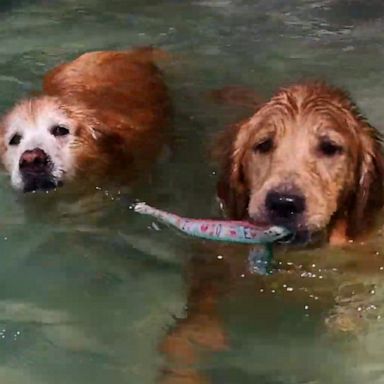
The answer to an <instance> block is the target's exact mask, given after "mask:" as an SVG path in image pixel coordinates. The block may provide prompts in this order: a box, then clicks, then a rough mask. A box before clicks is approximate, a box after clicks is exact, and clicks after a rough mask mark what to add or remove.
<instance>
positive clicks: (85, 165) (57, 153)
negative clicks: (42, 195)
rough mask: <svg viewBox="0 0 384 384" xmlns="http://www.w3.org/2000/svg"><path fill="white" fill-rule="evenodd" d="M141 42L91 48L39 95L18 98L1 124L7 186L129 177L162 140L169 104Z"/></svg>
mask: <svg viewBox="0 0 384 384" xmlns="http://www.w3.org/2000/svg"><path fill="white" fill-rule="evenodd" d="M161 55H162V52H160V51H156V50H153V49H151V48H142V49H137V50H132V51H126V52H91V53H86V54H84V55H82V56H80V57H79V58H78V59H76V60H74V61H72V62H70V63H66V64H63V65H60V66H58V67H57V68H55V69H53V70H52V71H51V72H49V73H48V74H47V75H46V76H45V78H44V85H43V92H42V94H41V95H39V96H36V97H32V98H29V99H26V100H23V101H21V102H20V103H19V104H18V105H16V106H15V107H14V108H13V109H12V110H11V111H10V112H8V114H7V115H6V116H5V117H4V118H3V120H2V122H1V135H0V141H1V158H2V161H3V163H4V165H5V168H6V170H7V171H8V172H9V174H10V176H11V183H12V186H13V187H14V188H16V189H18V190H23V191H25V192H28V191H34V190H48V189H51V188H56V187H57V186H60V185H62V184H65V183H67V182H70V181H73V180H78V179H81V180H82V181H83V182H84V181H85V180H88V181H93V182H95V183H96V182H97V183H100V182H101V183H102V182H104V181H105V180H108V181H113V180H115V179H118V180H121V179H122V180H124V181H125V182H131V181H132V180H134V179H135V177H136V176H137V175H138V174H139V173H140V172H141V171H143V170H145V169H146V168H147V167H148V166H149V165H150V164H151V163H153V161H154V160H155V158H156V156H157V155H158V154H159V152H160V150H161V149H162V147H163V145H164V143H165V142H166V138H167V127H168V125H169V118H170V108H169V106H170V103H169V98H168V94H167V90H166V87H165V85H164V83H163V80H162V77H161V74H160V72H159V70H158V68H157V67H156V66H155V64H154V62H153V59H154V58H156V56H161Z"/></svg>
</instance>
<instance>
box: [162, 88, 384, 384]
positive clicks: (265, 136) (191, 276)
mask: <svg viewBox="0 0 384 384" xmlns="http://www.w3.org/2000/svg"><path fill="white" fill-rule="evenodd" d="M229 90H230V91H231V92H232V90H231V89H229ZM235 91H236V92H235V96H236V100H237V101H238V100H239V99H241V100H245V101H246V102H247V104H248V105H250V106H253V108H255V101H256V100H257V99H258V98H257V97H250V94H249V93H248V92H247V93H246V94H245V96H244V97H239V96H241V95H240V93H241V90H240V89H235ZM239 92H240V93H239ZM216 96H217V94H216ZM222 96H223V95H220V97H221V98H222V99H231V98H232V96H233V92H232V94H229V93H228V92H226V91H225V95H224V98H223V97H222ZM226 101H228V100H226ZM215 152H216V153H215V156H216V157H217V158H218V159H219V161H220V163H219V164H220V174H219V182H218V196H219V198H220V200H221V202H222V205H223V208H224V210H225V212H226V213H227V215H228V216H229V217H230V218H232V219H246V220H251V221H255V222H262V223H265V224H267V225H268V224H269V225H271V224H278V225H284V226H287V227H289V228H291V229H292V230H293V231H295V232H297V233H298V235H297V236H298V237H299V240H306V241H308V240H309V239H310V236H311V235H312V234H314V233H316V232H322V231H325V230H327V229H328V230H329V231H328V232H329V235H330V241H331V242H333V243H342V242H345V241H346V240H347V239H349V238H354V237H355V236H357V235H359V234H360V233H361V231H362V229H363V228H364V227H366V226H367V225H368V224H369V222H371V221H372V220H371V219H373V217H374V213H376V211H377V210H378V209H379V208H380V207H381V206H382V205H383V178H384V158H383V154H382V149H381V141H380V135H379V133H378V131H377V130H376V129H375V128H373V127H372V126H371V125H370V124H369V123H368V122H367V121H366V119H365V118H364V117H363V116H362V115H361V113H360V112H359V110H358V108H357V107H356V105H355V104H354V103H353V102H352V101H351V99H350V98H349V96H348V95H347V94H346V93H345V92H343V91H342V90H340V89H337V88H334V87H331V86H328V85H326V84H324V83H320V82H314V83H304V84H296V85H293V86H290V87H287V88H284V89H281V90H279V91H278V92H277V93H276V95H275V96H273V97H272V98H271V99H270V100H269V101H267V102H266V103H264V104H260V105H259V106H258V107H257V108H256V111H255V112H254V114H253V115H252V116H251V117H250V118H248V119H246V120H244V121H242V122H240V123H238V124H236V125H235V126H233V127H231V128H229V129H228V130H226V131H225V132H224V133H223V134H222V135H221V137H220V139H219V140H218V143H217V145H216V146H215ZM248 252H249V249H248V248H247V247H240V246H236V247H234V246H217V245H215V246H214V250H213V252H212V251H211V250H209V249H205V252H203V251H201V250H199V252H198V253H197V255H196V256H195V257H193V258H192V260H190V261H189V262H188V285H189V286H188V295H187V305H186V308H187V310H186V315H185V318H183V319H180V320H178V321H177V323H176V324H175V327H174V328H173V329H172V330H170V331H169V333H168V334H167V336H166V337H165V339H164V340H163V342H162V344H161V350H162V352H163V353H164V354H165V356H166V357H167V363H168V365H167V369H166V370H165V371H164V372H163V373H164V374H163V375H162V377H161V382H162V383H164V384H171V383H178V384H179V383H186V384H187V383H195V384H197V383H199V384H200V383H201V384H202V383H209V382H211V381H210V380H209V378H208V377H206V376H205V375H204V373H202V372H201V371H200V370H199V366H200V365H203V362H204V360H205V359H206V358H207V355H206V352H208V351H220V350H223V349H226V347H227V346H228V343H229V342H228V339H227V334H226V327H225V319H224V317H225V316H224V315H223V314H222V313H221V300H222V299H223V298H225V297H228V296H232V295H239V296H240V297H241V295H248V296H250V297H254V296H255V297H256V299H255V303H254V305H255V306H260V303H259V302H258V301H257V293H258V292H264V293H263V294H262V295H264V297H263V300H264V301H262V303H264V304H265V303H266V299H265V296H266V295H269V296H270V300H273V297H274V292H275V288H276V286H281V285H282V284H283V283H286V284H292V285H298V286H299V287H301V286H302V285H305V284H306V283H307V282H306V283H303V282H302V280H303V279H302V278H301V277H300V276H301V273H302V271H301V270H300V272H299V274H298V277H296V274H295V273H285V274H284V273H281V274H278V273H277V274H275V275H274V276H271V277H270V278H265V277H261V276H256V278H252V276H250V274H249V271H248V269H247V253H248ZM217 255H220V257H218V256H217ZM363 259H364V258H363ZM362 261H363V260H362ZM321 277H322V276H321ZM296 278H297V279H298V280H300V281H299V282H298V281H297V280H295V279H296ZM290 279H291V280H292V281H291V283H287V282H288V281H290ZM324 280H325V279H324ZM324 280H318V281H319V282H323V281H324ZM269 281H270V283H268V282H269ZM268 284H271V286H272V288H271V286H269V285H268ZM316 284H318V283H317V282H315V281H313V279H312V280H311V281H310V282H309V286H310V287H311V289H312V288H313V291H314V292H315V291H316V288H314V287H315V286H316ZM328 284H329V283H328ZM268 288H269V289H268ZM336 291H337V290H336ZM295 292H296V293H295V294H294V295H292V296H290V297H291V299H289V298H287V300H293V301H300V300H302V302H303V303H305V305H306V304H307V303H308V296H307V294H306V292H307V291H306V289H305V288H304V289H303V290H300V289H297V290H296V291H295ZM319 292H321V294H322V299H323V300H329V302H331V303H334V299H335V298H332V297H331V298H330V295H331V294H332V292H328V291H327V290H324V287H320V284H319ZM235 297H237V296H235ZM231 298H232V301H235V298H234V297H231ZM320 302H321V300H319V301H313V303H311V305H312V306H315V305H316V304H318V305H319V303H320ZM321 305H322V304H321ZM303 307H304V304H303ZM259 309H260V312H261V313H263V312H264V311H265V308H263V305H261V306H260V307H259ZM240 317H241V316H240ZM334 321H336V322H337V321H339V322H342V321H343V317H342V316H341V317H337V320H334ZM349 321H350V319H347V323H348V322H349ZM232 322H233V319H232Z"/></svg>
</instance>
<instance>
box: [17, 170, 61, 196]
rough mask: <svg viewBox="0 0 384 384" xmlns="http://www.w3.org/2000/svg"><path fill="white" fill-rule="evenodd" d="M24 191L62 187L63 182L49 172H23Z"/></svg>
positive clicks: (44, 190)
mask: <svg viewBox="0 0 384 384" xmlns="http://www.w3.org/2000/svg"><path fill="white" fill-rule="evenodd" d="M23 183H24V187H23V192H24V193H28V192H38V191H43V192H47V191H50V190H52V189H55V188H58V187H61V186H62V185H63V183H62V182H61V181H58V180H56V179H55V178H54V177H53V176H52V175H51V174H49V173H27V174H23Z"/></svg>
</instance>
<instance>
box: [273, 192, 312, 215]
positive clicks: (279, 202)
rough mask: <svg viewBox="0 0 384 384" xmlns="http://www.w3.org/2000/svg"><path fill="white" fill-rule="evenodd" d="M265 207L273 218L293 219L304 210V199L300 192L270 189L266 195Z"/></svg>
mask: <svg viewBox="0 0 384 384" xmlns="http://www.w3.org/2000/svg"><path fill="white" fill-rule="evenodd" d="M266 208H267V210H268V213H269V215H270V216H271V217H272V218H274V219H278V220H279V219H280V220H286V221H290V220H294V219H296V218H297V216H299V215H300V214H301V213H303V212H304V210H305V199H304V197H303V196H302V195H300V194H293V193H281V192H276V191H271V192H269V193H268V194H267V197H266Z"/></svg>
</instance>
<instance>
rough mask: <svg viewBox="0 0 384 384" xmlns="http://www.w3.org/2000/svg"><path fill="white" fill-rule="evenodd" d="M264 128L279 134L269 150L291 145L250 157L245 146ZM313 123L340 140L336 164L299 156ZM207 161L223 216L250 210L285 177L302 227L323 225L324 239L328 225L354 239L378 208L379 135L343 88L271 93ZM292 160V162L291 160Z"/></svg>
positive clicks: (382, 166) (383, 164) (313, 86)
mask: <svg viewBox="0 0 384 384" xmlns="http://www.w3.org/2000/svg"><path fill="white" fill-rule="evenodd" d="M265 125H268V126H269V128H268V129H269V130H270V131H274V132H276V135H279V139H278V140H279V143H278V144H277V147H279V145H280V146H283V145H285V140H291V141H290V142H289V143H288V142H287V144H286V149H287V150H286V151H285V152H278V151H276V152H275V153H273V154H271V155H270V154H266V155H263V156H259V157H258V158H257V159H254V157H255V155H254V154H253V153H252V146H253V145H254V143H255V142H256V141H257V139H258V137H259V135H260V134H261V135H262V134H263V130H265ZM316 126H321V127H322V128H321V129H322V133H321V134H324V135H336V136H337V137H338V138H340V140H341V141H342V142H343V146H344V155H343V157H344V158H343V159H340V158H333V159H331V161H328V160H329V159H324V158H322V157H321V156H318V157H316V154H314V153H313V152H310V151H309V150H308V151H307V153H306V154H304V155H303V156H301V157H299V155H300V151H301V147H305V146H306V145H308V144H307V141H309V140H313V138H314V137H315V135H316V132H315V128H316ZM296 131H297V132H296ZM292 144H293V145H294V146H291V145H292ZM305 150H306V149H305ZM289 151H291V153H293V156H292V157H291V158H290V157H287V156H286V155H287V154H289ZM215 156H216V158H217V159H218V161H219V164H220V180H219V182H218V196H219V198H220V199H221V201H222V203H223V205H224V207H225V211H226V213H227V214H228V216H229V217H231V218H235V219H244V218H247V217H249V216H250V215H252V213H254V212H257V211H258V210H259V209H260V206H261V205H262V203H263V198H264V196H265V193H266V192H267V191H268V188H269V187H270V188H272V187H273V185H276V184H279V183H281V184H284V183H286V180H285V179H286V178H287V175H289V173H290V172H291V173H292V180H293V183H295V184H299V187H300V188H301V189H302V190H303V193H304V195H305V196H306V200H307V204H308V212H307V225H309V226H310V228H311V229H314V230H323V229H324V228H327V229H329V232H330V236H332V229H333V228H335V230H340V228H344V229H341V230H342V231H343V230H344V232H345V233H344V234H342V237H344V238H345V239H348V238H354V237H356V236H357V235H358V234H360V233H361V232H362V231H363V229H364V228H366V227H368V226H369V225H370V223H371V222H372V219H373V217H374V214H373V213H374V212H376V211H377V210H378V209H379V208H381V207H382V205H383V179H384V158H383V153H382V148H381V137H380V134H379V133H378V131H377V130H376V129H375V128H374V127H373V126H372V125H370V124H369V123H368V121H367V120H366V119H365V118H364V117H363V116H362V114H361V113H360V111H359V110H358V108H357V107H356V105H355V104H354V103H353V102H352V101H351V99H350V97H349V96H348V95H347V94H346V93H345V92H344V91H342V90H340V89H337V88H334V87H331V86H328V85H326V84H324V83H307V84H299V85H293V86H290V87H288V88H284V89H281V90H279V91H278V92H277V94H276V95H275V96H273V97H272V98H271V100H269V101H268V102H266V103H264V104H260V105H259V106H258V107H257V109H256V111H255V112H254V114H253V115H252V116H251V117H250V118H248V119H246V120H244V121H242V122H240V123H238V124H236V125H234V126H232V127H231V128H229V129H228V130H226V131H225V132H224V133H223V134H222V135H221V138H220V139H219V141H218V143H217V145H216V149H215ZM295 156H296V157H299V160H296V161H295V162H294V163H293V162H292V160H294V157H295ZM271 157H273V159H272V160H270V158H271ZM335 169H336V170H337V171H335V172H333V170H335ZM332 172H333V173H332ZM270 180H273V181H271V182H270ZM259 197H260V198H259ZM340 222H344V223H345V225H342V224H340Z"/></svg>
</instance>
